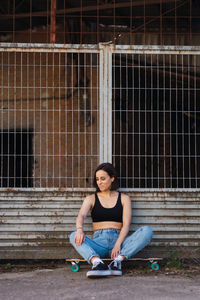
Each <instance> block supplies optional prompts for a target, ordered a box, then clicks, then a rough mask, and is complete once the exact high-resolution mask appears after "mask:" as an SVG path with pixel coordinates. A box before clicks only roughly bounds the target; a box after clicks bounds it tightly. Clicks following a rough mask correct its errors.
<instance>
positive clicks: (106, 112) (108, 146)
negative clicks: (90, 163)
mask: <svg viewBox="0 0 200 300" xmlns="http://www.w3.org/2000/svg"><path fill="white" fill-rule="evenodd" d="M112 47H113V46H112V45H111V44H100V45H99V48H100V58H99V59H100V64H99V67H100V90H99V162H100V163H102V162H112Z"/></svg>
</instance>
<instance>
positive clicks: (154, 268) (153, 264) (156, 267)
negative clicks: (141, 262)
mask: <svg viewBox="0 0 200 300" xmlns="http://www.w3.org/2000/svg"><path fill="white" fill-rule="evenodd" d="M151 268H152V270H154V271H157V270H159V264H158V263H157V262H154V263H152V264H151Z"/></svg>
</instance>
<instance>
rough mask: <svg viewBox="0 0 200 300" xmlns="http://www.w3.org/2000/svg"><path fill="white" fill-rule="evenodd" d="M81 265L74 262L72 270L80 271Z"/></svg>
mask: <svg viewBox="0 0 200 300" xmlns="http://www.w3.org/2000/svg"><path fill="white" fill-rule="evenodd" d="M79 268H80V267H79V265H77V264H73V265H72V266H71V270H72V272H78V271H79Z"/></svg>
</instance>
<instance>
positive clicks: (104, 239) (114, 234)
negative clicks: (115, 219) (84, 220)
mask: <svg viewBox="0 0 200 300" xmlns="http://www.w3.org/2000/svg"><path fill="white" fill-rule="evenodd" d="M119 233H120V230H118V229H112V228H109V229H102V230H97V231H95V233H94V235H93V239H91V238H89V237H87V236H86V237H85V241H84V242H83V243H82V244H81V245H80V246H77V245H76V244H75V242H74V237H75V234H76V232H72V233H71V235H70V243H71V244H72V245H73V246H74V248H75V249H76V251H77V252H78V253H79V254H80V255H81V256H82V257H83V258H84V259H85V260H87V261H88V263H90V260H91V258H92V257H93V256H98V257H100V258H106V257H107V258H110V257H111V252H112V249H113V247H114V245H115V243H116V241H117V238H118V236H119ZM152 236H153V232H152V229H151V228H150V227H149V226H143V227H141V228H139V229H138V230H136V231H135V232H134V233H133V234H131V235H130V236H128V237H127V238H126V239H125V240H124V242H123V243H122V245H121V251H120V255H123V256H125V257H126V258H127V259H128V258H131V257H133V256H134V255H135V254H136V253H137V252H139V251H140V250H142V249H143V248H144V247H145V246H146V245H147V244H148V243H149V242H150V241H151V239H152Z"/></svg>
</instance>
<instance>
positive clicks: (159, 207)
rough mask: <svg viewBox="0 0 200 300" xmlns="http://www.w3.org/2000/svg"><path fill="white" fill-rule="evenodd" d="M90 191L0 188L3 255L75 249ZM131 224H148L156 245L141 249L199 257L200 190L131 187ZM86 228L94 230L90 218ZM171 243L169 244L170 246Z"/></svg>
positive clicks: (60, 254) (62, 253)
mask: <svg viewBox="0 0 200 300" xmlns="http://www.w3.org/2000/svg"><path fill="white" fill-rule="evenodd" d="M85 195H86V193H84V192H78V191H77V192H66V191H65V192H62V191H61V192H58V191H56V192H51V191H48V192H44V191H35V192H33V191H31V192H30V191H25V192H24V191H23V192H22V191H21V192H20V191H18V192H17V191H14V190H13V191H8V192H1V193H0V207H1V213H0V224H1V226H0V258H1V259H22V258H26V259H33V258H37V259H48V258H54V259H56V258H57V259H61V258H62V259H63V258H65V257H66V256H67V257H72V256H74V255H75V252H74V250H73V249H72V247H71V246H70V244H69V240H68V237H69V234H70V233H71V232H72V231H73V230H74V229H75V219H76V216H77V213H78V210H79V207H80V205H81V203H82V200H83V198H84V197H85ZM129 195H130V196H131V198H132V200H133V219H132V221H133V223H132V225H131V230H132V231H133V230H135V229H136V228H138V227H139V226H143V225H149V226H151V227H152V229H153V230H154V238H153V240H152V242H151V245H150V246H149V247H147V248H146V249H145V250H144V251H143V252H142V253H141V255H156V256H158V255H161V256H166V255H167V253H168V252H169V251H171V250H172V249H174V248H176V249H178V251H179V253H180V255H182V256H185V257H193V256H195V257H200V250H199V245H200V193H199V192H189V191H188V192H141V191H135V192H130V193H129ZM85 230H86V231H87V233H88V234H91V233H92V232H91V220H90V217H88V218H87V220H86V222H85ZM166 245H168V247H166Z"/></svg>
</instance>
